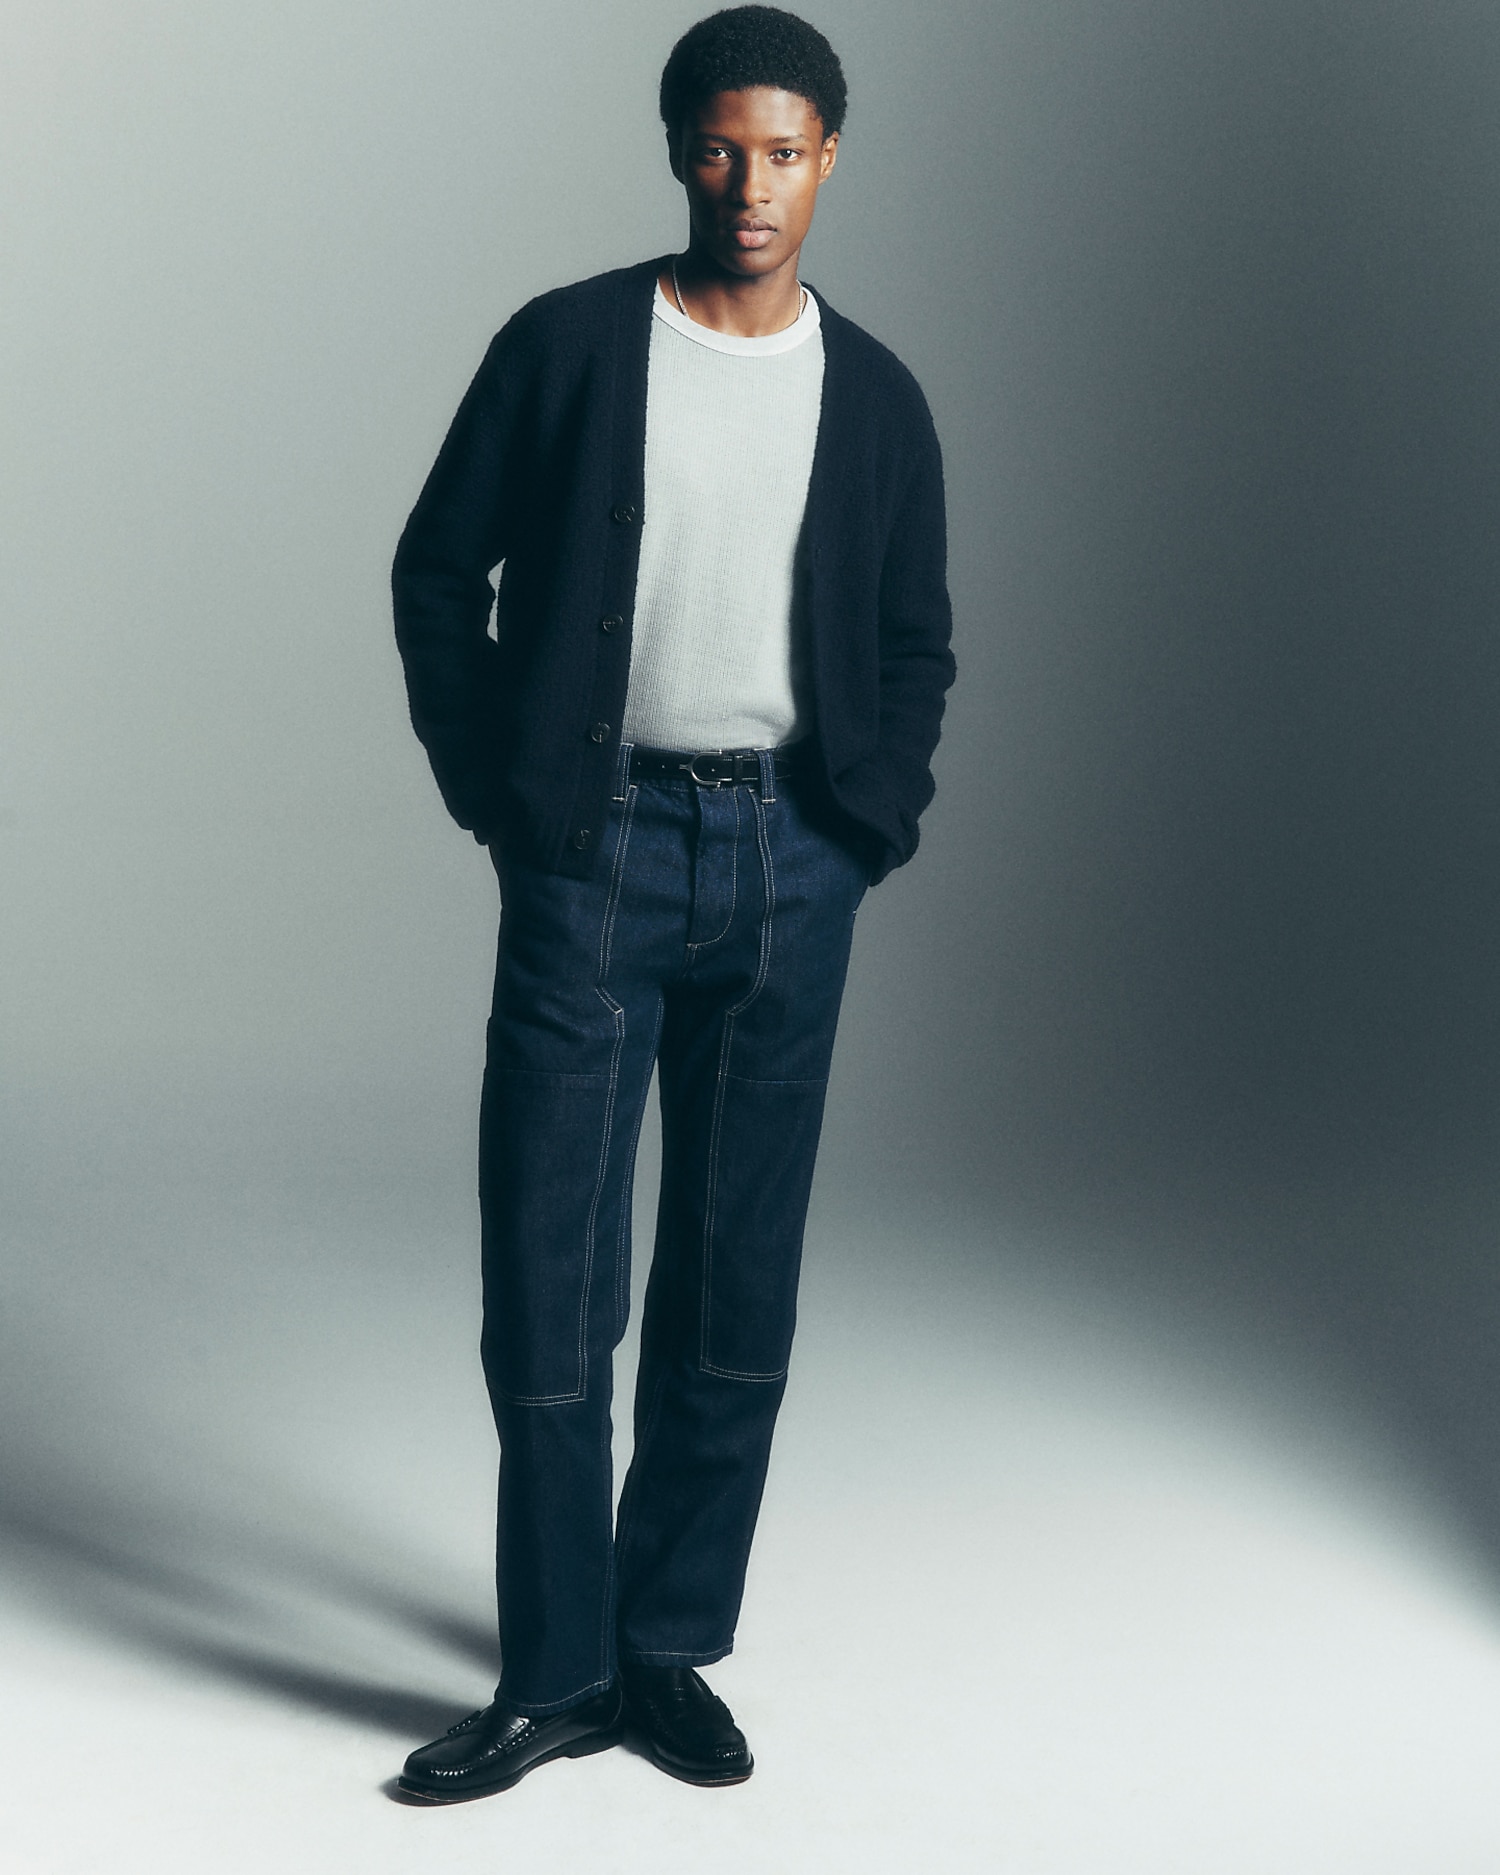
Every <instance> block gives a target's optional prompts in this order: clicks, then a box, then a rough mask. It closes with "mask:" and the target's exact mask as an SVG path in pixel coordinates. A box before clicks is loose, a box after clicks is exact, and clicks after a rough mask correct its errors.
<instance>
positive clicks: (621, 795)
mask: <svg viewBox="0 0 1500 1875" xmlns="http://www.w3.org/2000/svg"><path fill="white" fill-rule="evenodd" d="M634 747H635V744H634V743H633V742H626V741H624V740H622V741H621V743H620V753H619V756H618V757H617V758H616V761H615V791H614V793H613V794H612V795H611V796H610V797H609V798H610V799H611V800H612V801H623V800H624V799H625V791H626V784H627V783H628V782H629V780H630V751H631V750H632V749H633V748H634Z"/></svg>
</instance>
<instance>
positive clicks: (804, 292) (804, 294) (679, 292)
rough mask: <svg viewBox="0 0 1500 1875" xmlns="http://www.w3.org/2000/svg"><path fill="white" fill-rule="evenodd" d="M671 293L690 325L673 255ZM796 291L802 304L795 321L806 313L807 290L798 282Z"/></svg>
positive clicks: (793, 322) (788, 329) (675, 258)
mask: <svg viewBox="0 0 1500 1875" xmlns="http://www.w3.org/2000/svg"><path fill="white" fill-rule="evenodd" d="M672 291H673V293H674V294H675V295H676V296H677V310H678V312H680V313H681V314H682V316H683V318H684V319H686V320H687V321H688V322H689V324H691V323H692V320H693V315H692V314H691V313H690V312H689V311H688V309H687V307H686V306H684V305H683V303H682V285H681V283H680V281H679V280H678V278H677V257H676V256H675V255H673V257H672ZM797 291H798V292H799V293H800V294H801V295H802V303H801V305H800V306H798V308H797V319H800V318H801V317H802V315H803V313H805V312H806V311H807V288H806V287H805V286H803V284H802V282H801V281H800V280H799V281H798V282H797ZM797 319H794V320H793V321H792V325H795V324H796V323H797ZM782 330H783V331H790V330H791V327H790V326H784V327H783V328H782Z"/></svg>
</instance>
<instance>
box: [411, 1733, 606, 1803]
mask: <svg viewBox="0 0 1500 1875" xmlns="http://www.w3.org/2000/svg"><path fill="white" fill-rule="evenodd" d="M624 1736H625V1728H624V1727H623V1726H616V1727H615V1728H614V1729H613V1730H611V1731H607V1732H590V1733H589V1734H588V1736H587V1737H586V1738H575V1739H574V1740H573V1742H572V1744H571V1745H558V1746H556V1747H555V1748H554V1749H553V1750H551V1751H544V1752H543V1753H542V1755H541V1756H540V1757H539V1758H533V1759H532V1760H531V1761H530V1763H529V1764H523V1765H522V1766H521V1768H520V1770H519V1771H512V1772H511V1773H510V1775H509V1776H507V1777H498V1778H495V1779H494V1780H493V1781H492V1782H490V1783H488V1784H470V1785H469V1786H468V1787H467V1788H466V1789H464V1790H429V1789H428V1788H427V1786H426V1785H425V1784H413V1783H411V1782H409V1781H408V1779H406V1778H404V1777H398V1778H397V1779H396V1789H397V1790H398V1791H399V1792H400V1793H401V1795H402V1796H403V1797H405V1798H407V1799H408V1800H409V1801H410V1802H412V1803H429V1804H434V1805H441V1804H449V1803H469V1802H472V1801H473V1799H474V1798H476V1797H495V1796H498V1795H499V1793H500V1792H501V1791H502V1790H514V1789H515V1787H516V1785H517V1784H519V1783H520V1781H521V1779H522V1778H523V1777H525V1776H526V1774H527V1772H528V1771H534V1770H536V1768H537V1766H538V1765H542V1764H551V1763H552V1761H553V1760H554V1759H555V1758H591V1757H592V1756H593V1755H594V1753H595V1752H596V1751H609V1750H610V1749H612V1747H614V1746H615V1745H618V1744H619V1743H620V1741H621V1739H622V1738H623V1737H624Z"/></svg>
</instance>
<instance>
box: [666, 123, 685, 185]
mask: <svg viewBox="0 0 1500 1875" xmlns="http://www.w3.org/2000/svg"><path fill="white" fill-rule="evenodd" d="M667 162H668V163H669V164H670V165H671V169H672V177H673V180H674V181H676V182H681V181H682V138H681V136H679V135H676V134H674V133H673V132H672V131H670V130H669V131H668V132H667Z"/></svg>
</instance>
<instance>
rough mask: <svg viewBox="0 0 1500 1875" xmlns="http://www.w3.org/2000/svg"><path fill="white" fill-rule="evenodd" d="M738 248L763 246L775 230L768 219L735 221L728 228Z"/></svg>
mask: <svg viewBox="0 0 1500 1875" xmlns="http://www.w3.org/2000/svg"><path fill="white" fill-rule="evenodd" d="M730 232H731V233H732V234H733V236H734V244H735V246H736V247H739V248H747V249H748V248H756V247H764V246H765V245H766V243H767V241H769V240H770V238H771V236H772V235H773V234H775V232H776V230H775V229H774V228H773V227H772V226H771V224H770V222H768V221H737V222H736V223H735V224H734V227H733V228H732V229H731V230H730Z"/></svg>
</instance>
